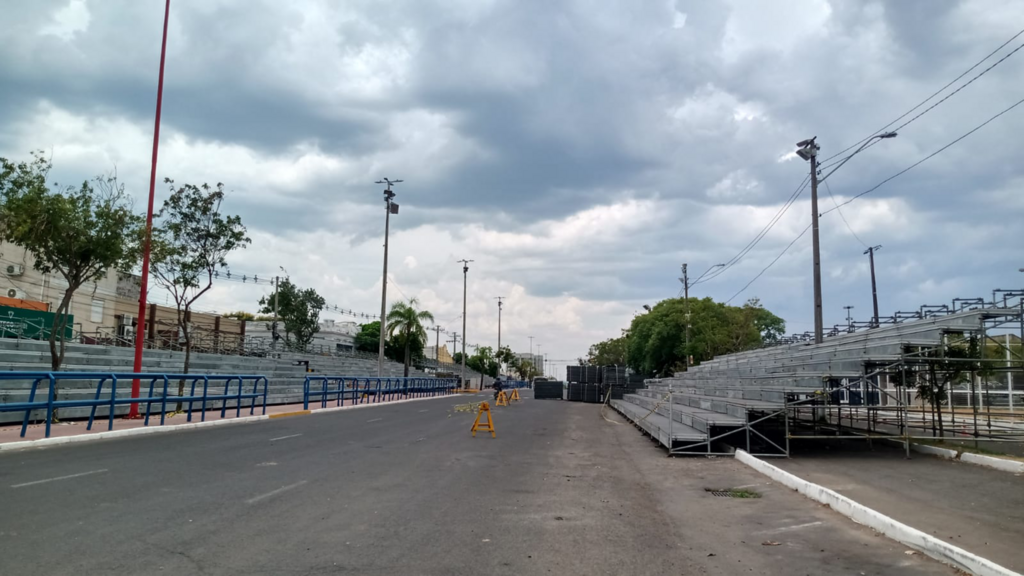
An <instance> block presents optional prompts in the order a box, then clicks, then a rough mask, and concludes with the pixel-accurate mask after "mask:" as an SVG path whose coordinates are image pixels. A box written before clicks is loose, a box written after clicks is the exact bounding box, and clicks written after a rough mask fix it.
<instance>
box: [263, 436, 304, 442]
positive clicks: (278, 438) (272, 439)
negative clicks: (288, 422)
mask: <svg viewBox="0 0 1024 576" xmlns="http://www.w3.org/2000/svg"><path fill="white" fill-rule="evenodd" d="M299 436H302V434H292V435H291V436H278V437H277V438H271V439H270V441H271V442H275V441H277V440H284V439H286V438H296V437H299Z"/></svg>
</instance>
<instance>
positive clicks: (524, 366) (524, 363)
mask: <svg viewBox="0 0 1024 576" xmlns="http://www.w3.org/2000/svg"><path fill="white" fill-rule="evenodd" d="M512 372H514V373H515V374H516V375H517V376H519V379H520V380H533V379H534V378H536V377H537V375H538V372H537V368H536V367H535V366H534V365H533V362H530V361H529V360H519V359H517V360H516V362H515V365H514V366H513V367H512Z"/></svg>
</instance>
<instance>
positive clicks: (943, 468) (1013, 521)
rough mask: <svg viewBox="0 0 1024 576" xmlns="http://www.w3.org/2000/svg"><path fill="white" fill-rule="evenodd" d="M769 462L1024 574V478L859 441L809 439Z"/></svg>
mask: <svg viewBox="0 0 1024 576" xmlns="http://www.w3.org/2000/svg"><path fill="white" fill-rule="evenodd" d="M771 463H772V464H775V465H776V466H778V467H780V468H782V469H784V470H786V471H787V472H790V473H792V474H795V475H797V476H799V477H800V478H802V479H804V480H807V481H809V482H814V483H816V484H820V485H822V486H825V487H826V488H830V489H832V490H834V491H836V492H838V493H840V494H842V495H844V496H847V497H849V498H851V499H853V500H855V501H857V502H859V503H860V504H863V505H865V506H867V507H869V508H873V509H874V510H877V511H879V512H881V513H883V514H886V515H888V516H890V517H891V518H894V519H895V520H898V521H900V522H903V523H904V524H907V525H909V526H911V527H913V528H917V529H918V530H921V531H922V532H925V533H927V534H931V535H932V536H935V537H936V538H940V539H942V540H946V541H948V542H950V543H951V544H954V545H956V546H959V547H961V548H963V549H965V550H967V551H969V552H973V553H974V554H977V555H979V556H982V557H984V558H988V559H989V560H992V561H993V562H996V563H998V564H1001V565H1002V566H1004V567H1006V568H1009V569H1011V570H1014V571H1017V572H1021V571H1024V549H1022V547H1021V542H1024V477H1021V476H1020V475H1015V474H1011V473H1008V472H1001V471H998V470H992V469H989V468H984V467H981V466H975V465H972V464H967V463H963V462H956V461H951V460H945V459H941V458H937V457H932V456H927V455H924V454H917V453H915V454H914V455H913V457H912V459H910V460H907V459H905V457H904V453H903V451H902V449H900V448H895V447H891V446H888V445H879V444H877V443H876V444H875V449H874V450H870V449H869V448H868V447H867V445H866V444H865V443H863V442H844V443H842V444H839V443H838V442H832V443H829V444H824V443H823V444H812V445H809V446H807V447H806V448H803V449H802V450H799V451H798V452H797V453H796V454H795V455H794V458H792V459H781V458H780V459H778V460H772V462H771Z"/></svg>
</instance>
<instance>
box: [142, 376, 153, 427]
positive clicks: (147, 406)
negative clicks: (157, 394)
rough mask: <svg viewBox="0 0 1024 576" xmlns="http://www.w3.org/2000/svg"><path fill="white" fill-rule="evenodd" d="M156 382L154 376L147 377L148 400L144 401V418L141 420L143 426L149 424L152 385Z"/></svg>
mask: <svg viewBox="0 0 1024 576" xmlns="http://www.w3.org/2000/svg"><path fill="white" fill-rule="evenodd" d="M154 384H156V377H153V378H150V379H149V402H146V419H145V420H144V421H143V423H142V425H143V426H149V412H150V410H152V408H153V385H154Z"/></svg>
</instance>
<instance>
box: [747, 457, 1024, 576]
mask: <svg viewBox="0 0 1024 576" xmlns="http://www.w3.org/2000/svg"><path fill="white" fill-rule="evenodd" d="M736 459H737V460H739V461H740V462H743V463H744V464H746V465H747V466H750V467H751V468H753V469H754V470H757V471H758V472H760V473H762V474H764V475H765V476H767V477H769V478H771V479H772V480H774V481H776V482H778V483H779V484H782V485H783V486H785V487H787V488H791V489H793V490H796V491H797V492H799V493H801V494H803V495H804V496H807V497H808V498H810V499H811V500H814V501H816V502H820V503H822V504H825V505H827V506H829V507H830V508H832V509H833V510H835V511H836V512H839V513H840V514H842V515H844V516H846V517H848V518H850V519H851V520H853V521H854V522H857V523H858V524H863V525H865V526H867V527H869V528H873V529H874V530H876V531H878V532H880V533H882V534H884V535H886V536H888V537H889V538H892V539H893V540H895V541H897V542H900V543H902V544H905V545H907V546H910V547H911V548H914V549H916V550H919V551H921V552H923V553H925V554H927V555H928V556H931V557H932V558H935V559H936V560H939V561H941V562H944V563H946V564H950V565H952V566H954V567H956V568H959V569H961V570H966V571H967V572H970V573H971V574H978V575H979V576H1021V575H1020V574H1018V573H1017V572H1013V571H1012V570H1008V569H1006V568H1004V567H1002V566H1000V565H998V564H996V563H995V562H992V561H991V560H987V559H985V558H982V557H980V556H977V555H975V554H972V553H970V552H968V551H966V550H964V549H963V548H959V547H957V546H953V545H952V544H949V543H947V542H944V541H942V540H939V539H938V538H935V537H933V536H929V535H928V534H925V533H924V532H921V531H920V530H917V529H916V528H911V527H910V526H907V525H906V524H903V523H902V522H898V521H896V520H894V519H892V518H890V517H888V516H886V515H884V514H881V513H879V512H876V511H875V510H872V509H871V508H868V507H867V506H864V505H863V504H858V503H857V502H854V501H853V500H851V499H849V498H847V497H846V496H843V495H842V494H839V493H838V492H835V491H833V490H830V489H828V488H825V487H824V486H820V485H818V484H814V483H811V482H808V481H806V480H804V479H802V478H800V477H798V476H795V475H793V474H790V473H789V472H786V471H785V470H783V469H781V468H779V467H777V466H774V465H772V464H769V463H767V462H765V461H764V460H761V459H759V458H755V457H754V456H751V455H750V454H749V453H748V452H746V451H745V450H737V451H736Z"/></svg>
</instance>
